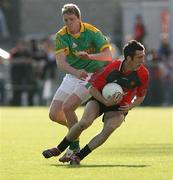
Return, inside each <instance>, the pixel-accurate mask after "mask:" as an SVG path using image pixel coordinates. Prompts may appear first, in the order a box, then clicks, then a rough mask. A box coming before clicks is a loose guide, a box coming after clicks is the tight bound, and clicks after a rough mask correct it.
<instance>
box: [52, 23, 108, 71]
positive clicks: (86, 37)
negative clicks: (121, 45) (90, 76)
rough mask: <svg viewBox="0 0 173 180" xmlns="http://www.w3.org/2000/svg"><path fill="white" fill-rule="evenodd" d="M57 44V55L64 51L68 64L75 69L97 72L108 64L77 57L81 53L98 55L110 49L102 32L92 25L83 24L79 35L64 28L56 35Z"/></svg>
mask: <svg viewBox="0 0 173 180" xmlns="http://www.w3.org/2000/svg"><path fill="white" fill-rule="evenodd" d="M55 44H56V45H55V46H56V49H55V50H56V53H59V52H61V51H64V52H65V53H66V61H67V63H68V64H70V66H72V67H74V68H75V69H85V70H86V71H87V72H95V71H96V70H98V69H100V68H101V67H103V66H104V65H105V64H107V62H101V61H96V60H88V59H83V58H80V57H78V56H76V55H75V54H76V53H77V52H79V51H86V52H87V53H89V54H96V53H99V52H101V51H102V50H103V49H104V48H107V47H109V43H108V41H107V40H106V38H105V36H104V35H103V34H102V33H101V31H99V30H98V29H97V28H95V27H94V26H92V25H90V24H87V23H81V30H80V33H79V34H77V35H73V34H71V33H70V32H69V31H68V29H67V27H66V26H65V27H63V28H62V29H61V30H60V31H59V32H57V34H56V42H55Z"/></svg>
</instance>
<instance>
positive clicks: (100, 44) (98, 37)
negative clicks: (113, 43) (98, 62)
mask: <svg viewBox="0 0 173 180" xmlns="http://www.w3.org/2000/svg"><path fill="white" fill-rule="evenodd" d="M94 41H95V45H96V46H97V48H98V49H99V51H100V52H101V51H102V50H103V49H105V48H109V47H110V44H109V42H108V40H107V39H106V37H105V36H104V35H103V34H102V32H100V31H97V32H96V33H95V37H94Z"/></svg>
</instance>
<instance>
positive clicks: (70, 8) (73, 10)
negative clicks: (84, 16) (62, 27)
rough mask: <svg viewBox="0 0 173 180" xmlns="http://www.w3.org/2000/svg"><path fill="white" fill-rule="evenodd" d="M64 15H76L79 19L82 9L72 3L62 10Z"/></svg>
mask: <svg viewBox="0 0 173 180" xmlns="http://www.w3.org/2000/svg"><path fill="white" fill-rule="evenodd" d="M64 14H74V15H75V16H77V17H78V18H79V17H81V13H80V9H79V8H78V6H77V5H76V4H73V3H70V4H65V5H64V6H63V8H62V15H64Z"/></svg>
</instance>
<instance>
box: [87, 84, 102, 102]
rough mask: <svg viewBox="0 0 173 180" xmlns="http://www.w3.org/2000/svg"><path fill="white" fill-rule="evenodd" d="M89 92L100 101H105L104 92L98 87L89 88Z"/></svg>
mask: <svg viewBox="0 0 173 180" xmlns="http://www.w3.org/2000/svg"><path fill="white" fill-rule="evenodd" d="M89 92H90V94H91V95H92V96H93V97H94V98H95V99H97V100H98V101H100V102H101V103H103V104H104V103H105V99H104V98H103V96H102V94H101V93H100V92H99V91H98V90H97V89H96V88H94V87H93V86H91V87H90V88H89Z"/></svg>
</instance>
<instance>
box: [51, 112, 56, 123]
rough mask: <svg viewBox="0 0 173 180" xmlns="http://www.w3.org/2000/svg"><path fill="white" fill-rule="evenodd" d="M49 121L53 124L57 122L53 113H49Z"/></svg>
mask: <svg viewBox="0 0 173 180" xmlns="http://www.w3.org/2000/svg"><path fill="white" fill-rule="evenodd" d="M49 119H50V120H51V121H54V122H56V121H57V120H56V116H55V113H53V112H51V111H50V112H49Z"/></svg>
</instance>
